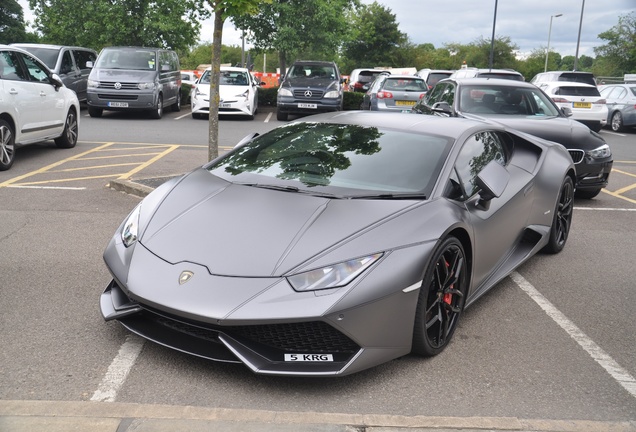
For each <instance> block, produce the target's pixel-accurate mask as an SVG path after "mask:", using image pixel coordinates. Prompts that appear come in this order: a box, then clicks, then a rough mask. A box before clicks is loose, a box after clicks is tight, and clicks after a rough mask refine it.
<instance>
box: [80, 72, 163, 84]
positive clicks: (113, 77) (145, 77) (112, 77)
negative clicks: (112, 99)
mask: <svg viewBox="0 0 636 432" xmlns="http://www.w3.org/2000/svg"><path fill="white" fill-rule="evenodd" d="M156 75H157V72H156V71H144V70H127V69H125V70H124V69H93V70H92V72H91V74H90V79H91V80H94V81H119V82H122V81H123V82H153V81H154V80H155V76H156Z"/></svg>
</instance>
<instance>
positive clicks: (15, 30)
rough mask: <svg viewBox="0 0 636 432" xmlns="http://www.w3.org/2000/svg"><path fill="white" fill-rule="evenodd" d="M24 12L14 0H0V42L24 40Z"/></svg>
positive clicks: (25, 35) (8, 42)
mask: <svg viewBox="0 0 636 432" xmlns="http://www.w3.org/2000/svg"><path fill="white" fill-rule="evenodd" d="M24 27H25V26H24V13H23V12H22V6H20V5H19V4H18V2H17V1H16V0H0V44H10V43H13V42H24V40H25V38H26V37H27V33H26V30H25V29H24Z"/></svg>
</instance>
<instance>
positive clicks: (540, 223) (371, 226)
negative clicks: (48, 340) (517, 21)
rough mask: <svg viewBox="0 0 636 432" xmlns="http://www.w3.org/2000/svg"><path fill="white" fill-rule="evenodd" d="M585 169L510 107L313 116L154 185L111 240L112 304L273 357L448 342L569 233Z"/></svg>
mask: <svg viewBox="0 0 636 432" xmlns="http://www.w3.org/2000/svg"><path fill="white" fill-rule="evenodd" d="M387 167H388V168H387ZM573 178H574V165H573V163H572V159H571V158H570V156H569V155H568V153H567V151H566V150H565V149H564V148H563V147H562V146H561V145H559V144H556V143H552V142H548V141H545V140H541V139H539V138H536V137H532V136H530V135H526V134H523V133H520V132H515V131H512V130H508V129H507V128H505V127H503V126H501V125H497V124H493V123H488V122H483V121H476V120H467V119H457V118H441V117H433V116H414V115H412V114H400V113H377V112H364V111H345V112H340V113H330V114H321V115H316V116H311V117H307V118H306V119H303V120H302V121H296V122H292V123H289V124H285V125H284V126H281V127H279V128H276V129H273V130H271V131H270V132H267V133H265V134H263V135H260V136H250V137H247V138H246V140H244V142H243V143H241V144H239V145H238V146H237V147H235V149H234V150H233V151H231V152H230V153H228V154H227V155H224V156H222V157H220V158H218V159H216V160H214V161H212V162H211V163H209V164H207V165H205V166H203V167H201V168H199V169H196V170H194V171H193V172H191V173H190V174H187V175H184V176H182V177H180V178H176V179H173V180H171V181H169V182H168V183H165V184H163V185H162V186H160V187H159V188H158V189H156V190H155V191H154V192H153V193H151V194H150V195H149V196H148V197H146V198H145V199H144V200H143V201H142V202H141V203H140V204H139V205H138V206H137V207H136V208H135V209H134V210H133V211H132V212H131V213H130V215H129V216H128V217H127V218H126V220H125V221H124V222H123V223H122V224H121V226H120V227H119V229H118V230H117V231H116V232H115V234H114V236H113V238H112V239H111V241H110V243H109V244H108V246H107V248H106V250H105V252H104V259H105V262H106V265H107V266H108V269H109V270H110V272H111V274H112V280H111V281H110V283H108V286H107V288H106V290H105V291H104V293H103V294H102V296H101V299H100V306H101V312H102V314H103V316H104V318H105V319H106V320H118V321H119V322H120V323H121V324H122V325H124V327H126V328H127V329H129V330H130V331H132V332H134V333H136V334H139V335H141V336H142V337H144V338H147V339H149V340H151V341H154V342H157V343H159V344H161V345H164V346H167V347H170V348H173V349H176V350H178V351H181V352H185V353H189V354H193V355H196V356H199V357H203V358H208V359H211V360H217V361H223V362H235V363H243V364H245V365H246V366H247V367H249V369H251V370H252V371H253V372H255V373H259V374H268V375H290V376H337V375H347V374H351V373H354V372H357V371H360V370H363V369H366V368H369V367H372V366H375V365H378V364H380V363H383V362H386V361H389V360H392V359H395V358H398V357H400V356H403V355H406V354H408V353H410V352H413V353H415V354H418V355H423V356H432V355H435V354H438V353H439V352H441V351H442V350H443V349H444V348H445V347H446V346H447V345H448V343H449V341H450V340H451V338H452V336H453V333H454V331H455V329H456V328H457V323H458V321H459V319H460V316H461V313H462V311H463V309H464V307H466V306H468V305H470V304H472V303H473V302H474V301H476V300H477V299H478V298H479V297H480V296H481V295H482V294H484V293H485V292H486V291H487V290H489V289H490V288H492V287H493V286H494V285H495V284H496V283H497V282H498V281H500V280H501V279H502V278H504V277H506V276H507V275H508V274H509V273H510V272H512V271H513V270H514V269H515V268H516V267H517V266H519V265H520V264H521V263H523V262H525V261H526V260H528V259H529V258H530V257H532V256H533V255H534V254H535V253H537V252H538V251H541V250H545V251H547V252H550V253H556V252H559V251H561V250H562V249H563V247H564V246H565V244H566V241H567V238H568V233H569V230H570V223H571V220H572V210H573V192H574V190H573V189H574V185H573ZM219 227H222V228H219ZM493 239H496V241H494V240H493ZM459 343H461V342H459Z"/></svg>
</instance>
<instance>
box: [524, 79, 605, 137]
mask: <svg viewBox="0 0 636 432" xmlns="http://www.w3.org/2000/svg"><path fill="white" fill-rule="evenodd" d="M536 85H538V86H539V88H541V90H543V91H544V92H546V93H547V95H548V96H550V97H551V98H552V100H553V101H554V103H556V104H557V106H559V107H567V108H570V110H571V111H572V118H573V119H574V120H578V121H580V122H581V123H583V124H585V125H587V126H589V128H590V129H592V130H593V131H594V132H598V131H600V130H601V128H602V127H603V126H605V125H606V124H607V105H606V103H605V99H604V98H603V97H602V96H601V93H600V92H599V91H598V88H597V87H596V86H594V85H590V84H584V83H578V82H564V81H556V82H555V81H552V82H541V83H538V84H536Z"/></svg>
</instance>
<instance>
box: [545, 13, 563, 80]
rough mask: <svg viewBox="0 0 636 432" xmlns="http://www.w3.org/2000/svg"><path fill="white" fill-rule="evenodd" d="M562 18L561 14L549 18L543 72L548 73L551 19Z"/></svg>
mask: <svg viewBox="0 0 636 432" xmlns="http://www.w3.org/2000/svg"><path fill="white" fill-rule="evenodd" d="M560 16H563V14H556V15H551V16H550V30H548V49H546V50H545V67H544V68H543V72H547V71H548V55H549V54H550V36H552V18H558V17H560Z"/></svg>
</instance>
